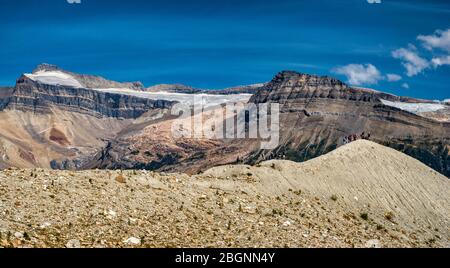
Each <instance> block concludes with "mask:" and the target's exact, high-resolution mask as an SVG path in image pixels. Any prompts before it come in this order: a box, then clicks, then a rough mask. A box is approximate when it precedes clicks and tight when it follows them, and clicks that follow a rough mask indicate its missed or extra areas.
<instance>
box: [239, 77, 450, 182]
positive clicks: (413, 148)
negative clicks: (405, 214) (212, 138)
mask: <svg viewBox="0 0 450 268" xmlns="http://www.w3.org/2000/svg"><path fill="white" fill-rule="evenodd" d="M380 99H389V100H392V101H400V100H402V98H400V97H396V96H392V95H389V94H385V93H381V92H377V91H369V90H362V89H353V88H350V87H348V86H347V85H345V84H344V83H342V82H340V81H339V80H336V79H333V78H329V77H318V76H311V75H305V74H299V73H295V72H282V73H280V74H278V75H277V76H276V77H275V78H274V79H273V81H271V82H270V83H268V84H267V85H266V86H265V87H264V88H263V89H262V90H260V91H259V92H258V93H256V94H255V95H254V96H253V97H252V99H251V100H250V101H251V102H254V103H265V102H268V103H271V102H277V103H280V104H281V115H280V117H281V118H280V129H281V133H280V134H281V143H280V146H279V147H278V148H277V149H275V150H270V151H267V150H256V151H255V152H254V153H253V154H252V155H251V156H250V157H249V158H248V159H247V162H249V163H257V162H259V161H262V160H267V159H274V158H278V159H280V158H282V159H289V160H294V161H305V160H308V159H311V158H314V157H317V156H320V155H322V154H325V153H327V152H329V151H332V150H334V149H336V148H337V147H339V146H341V145H342V144H343V139H344V137H346V136H349V135H353V134H356V135H361V134H362V133H363V132H365V134H368V133H370V135H371V138H370V139H371V140H374V141H376V142H378V143H381V144H385V145H388V146H390V147H392V148H395V149H397V150H399V151H402V152H405V153H406V154H409V155H410V156H413V157H415V158H416V159H419V160H420V161H422V162H424V163H425V164H427V165H429V166H430V167H432V168H434V169H435V170H437V171H439V172H441V173H443V174H445V175H446V176H450V157H449V148H450V123H440V122H437V121H434V120H431V119H427V118H424V117H421V116H418V115H415V114H412V113H409V112H406V111H403V110H400V109H397V108H394V107H390V106H386V105H383V104H382V102H381V101H380ZM403 100H407V101H410V102H412V101H413V99H409V100H408V99H405V98H403Z"/></svg>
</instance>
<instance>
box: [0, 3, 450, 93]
mask: <svg viewBox="0 0 450 268" xmlns="http://www.w3.org/2000/svg"><path fill="white" fill-rule="evenodd" d="M81 2H82V3H81V4H69V3H67V0H47V1H45V0H40V1H36V0H0V5H1V8H0V85H13V84H14V82H15V80H16V79H17V78H18V76H19V75H20V74H21V73H24V72H29V71H31V70H32V69H33V68H34V66H36V65H37V64H39V63H42V62H47V63H52V64H57V65H59V66H61V67H63V68H65V69H68V70H71V71H74V72H80V73H92V74H98V75H102V76H105V77H107V78H110V79H114V80H119V81H127V80H133V81H135V80H138V81H142V82H143V83H144V84H145V85H147V86H150V85H153V84H158V83H183V84H187V85H191V86H195V87H201V88H224V87H228V86H234V85H243V84H252V83H259V82H265V81H269V80H270V79H271V78H272V77H273V76H274V75H275V74H276V73H277V72H279V71H281V70H295V71H299V72H305V73H312V74H320V75H332V76H335V77H338V78H340V79H342V80H343V81H346V82H351V83H352V84H358V85H360V86H363V87H371V88H376V89H379V90H382V91H387V92H391V93H394V94H398V95H409V96H414V97H420V98H428V99H446V98H450V91H449V84H450V62H448V61H449V59H450V56H449V55H450V44H448V40H447V32H446V30H447V29H449V28H450V1H417V0H410V1H400V0H398V1H389V0H382V3H380V4H369V3H368V0H327V1H325V0H323V1H322V0H314V1H312V0H311V1H300V0H264V1H262V0H258V1H257V0H247V1H245V0H239V1H238V0H227V1H225V0H223V1H212V0H208V1H206V0H184V1H182V0H164V1H163V0H161V1H138V0H81ZM437 30H441V31H440V32H436V31H437ZM419 36H421V37H419ZM448 36H450V31H448ZM418 37H419V38H418ZM406 67H407V68H406ZM388 75H389V76H388ZM400 77H401V80H398V79H399V78H400ZM389 80H390V81H389Z"/></svg>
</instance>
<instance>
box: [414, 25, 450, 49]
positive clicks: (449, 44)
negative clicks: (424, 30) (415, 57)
mask: <svg viewBox="0 0 450 268" xmlns="http://www.w3.org/2000/svg"><path fill="white" fill-rule="evenodd" d="M417 39H418V40H419V41H421V42H422V44H423V46H424V47H425V48H426V49H428V50H433V49H441V50H444V51H447V52H450V28H449V29H447V30H445V31H442V30H437V31H435V32H434V34H432V35H419V36H418V37H417Z"/></svg>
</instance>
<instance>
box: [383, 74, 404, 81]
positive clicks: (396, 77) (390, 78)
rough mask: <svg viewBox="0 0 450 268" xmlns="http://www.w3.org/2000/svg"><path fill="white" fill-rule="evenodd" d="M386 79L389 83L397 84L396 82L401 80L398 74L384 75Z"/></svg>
mask: <svg viewBox="0 0 450 268" xmlns="http://www.w3.org/2000/svg"><path fill="white" fill-rule="evenodd" d="M386 79H387V80H388V81H389V82H397V81H400V80H402V77H401V76H400V75H398V74H387V75H386Z"/></svg>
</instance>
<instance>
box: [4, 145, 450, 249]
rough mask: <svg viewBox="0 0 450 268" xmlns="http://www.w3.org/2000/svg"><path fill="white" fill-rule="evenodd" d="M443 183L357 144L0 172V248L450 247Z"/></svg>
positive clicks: (409, 161)
mask: <svg viewBox="0 0 450 268" xmlns="http://www.w3.org/2000/svg"><path fill="white" fill-rule="evenodd" d="M449 198H450V182H449V181H448V179H447V178H445V177H444V176H442V175H439V174H438V173H436V172H435V171H433V170H431V169H430V168H428V167H426V166H425V165H423V164H422V163H420V162H419V161H417V160H415V159H413V158H410V157H408V156H406V155H404V154H402V153H399V152H397V151H395V150H393V149H390V148H386V147H383V146H381V145H378V144H375V143H372V142H368V141H357V142H354V143H351V144H349V145H346V146H343V147H341V148H339V149H337V150H336V151H334V152H332V153H330V154H327V155H324V156H321V157H319V158H317V159H314V160H311V161H308V162H305V163H300V164H299V163H294V162H289V161H277V160H275V161H269V162H264V163H262V164H260V165H258V166H246V165H235V166H223V167H217V168H214V169H211V170H208V171H206V172H204V173H203V174H199V175H195V176H189V175H185V174H169V173H154V172H150V171H140V170H135V171H132V170H129V171H118V170H117V171H100V170H91V171H80V172H74V171H51V170H45V169H28V170H23V169H7V170H4V171H2V172H0V214H1V215H2V216H1V217H0V247H69V248H73V247H449V246H450V230H449V229H448V227H449V226H450V225H449V220H450V215H449V214H448V211H450V199H449Z"/></svg>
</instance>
